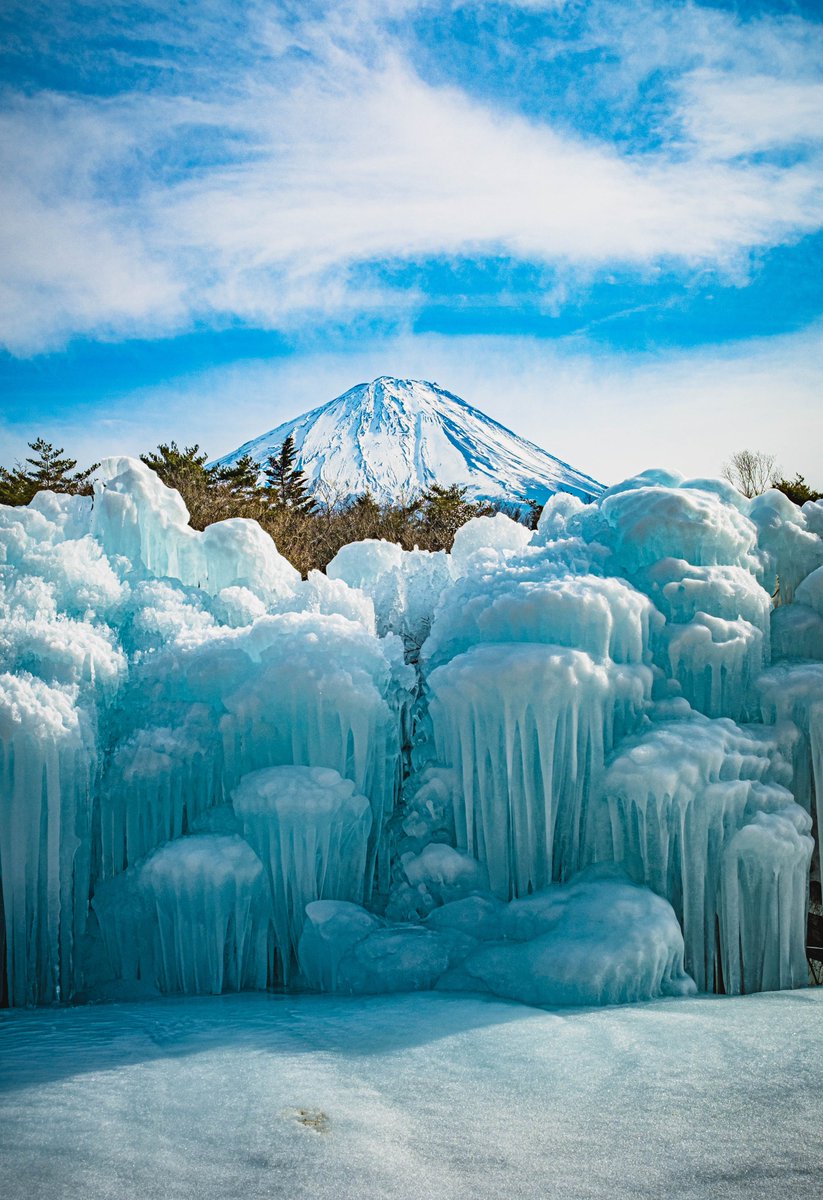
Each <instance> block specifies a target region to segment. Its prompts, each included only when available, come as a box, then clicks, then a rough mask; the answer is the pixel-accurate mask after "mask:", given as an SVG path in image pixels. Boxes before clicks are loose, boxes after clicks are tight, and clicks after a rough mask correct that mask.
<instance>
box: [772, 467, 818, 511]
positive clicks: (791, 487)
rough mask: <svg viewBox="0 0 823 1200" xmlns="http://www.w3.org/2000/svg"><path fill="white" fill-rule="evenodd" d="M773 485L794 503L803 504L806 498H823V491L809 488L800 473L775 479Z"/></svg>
mask: <svg viewBox="0 0 823 1200" xmlns="http://www.w3.org/2000/svg"><path fill="white" fill-rule="evenodd" d="M772 486H773V487H776V488H777V490H778V491H779V492H782V493H783V495H784V496H788V497H789V499H790V500H791V501H792V502H793V503H794V504H799V505H803V504H805V503H806V501H807V500H823V492H816V491H814V489H813V488H810V487H809V485H808V484H807V483H806V480H805V479H804V478H803V476H802V475H800V474H797V475H795V477H794V479H791V480H790V479H775V481H774V484H773V485H772Z"/></svg>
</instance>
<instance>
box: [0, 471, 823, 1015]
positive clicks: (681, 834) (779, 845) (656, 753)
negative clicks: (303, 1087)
mask: <svg viewBox="0 0 823 1200" xmlns="http://www.w3.org/2000/svg"><path fill="white" fill-rule="evenodd" d="M168 449H170V448H168ZM273 469H274V468H273ZM215 486H216V485H215ZM219 486H222V487H229V486H230V485H229V484H227V483H225V482H224V483H223V484H221V485H219ZM72 490H74V491H76V490H78V489H72ZM79 490H80V491H82V490H84V489H83V488H81V489H79ZM302 499H304V498H302ZM302 499H301V503H302ZM283 507H284V508H285V509H286V510H287V511H288V510H289V509H290V507H291V508H294V507H296V506H295V505H293V506H289V505H288V504H285V505H284V506H283ZM200 523H202V522H200ZM0 562H1V563H2V565H0V654H2V668H3V673H2V674H0V786H2V808H0V877H1V879H2V920H0V929H2V934H1V935H0V936H2V939H3V945H2V956H1V957H2V964H3V965H2V968H0V970H1V971H2V974H0V981H1V982H0V987H1V988H2V996H3V1000H4V1001H5V1002H7V1003H11V1004H12V1005H22V1004H28V1003H47V1002H50V1001H53V1000H55V999H58V998H60V999H68V998H70V997H76V996H79V997H97V996H106V995H113V994H117V995H123V994H127V995H137V994H140V993H145V994H156V992H158V991H159V992H176V991H183V992H220V991H223V990H237V989H243V988H263V987H270V986H288V987H290V988H295V989H318V990H332V991H333V990H337V991H343V992H354V993H366V992H391V991H403V990H411V989H427V988H434V987H437V988H439V989H441V990H448V989H458V990H475V991H486V992H492V993H494V994H496V995H500V996H504V997H509V998H513V999H519V1000H523V1001H525V1002H528V1003H545V1004H581V1003H618V1002H625V1001H630V1000H636V999H648V998H652V997H655V996H662V995H682V994H687V993H689V992H690V991H694V990H695V987H697V988H699V989H701V990H703V989H705V990H725V991H729V992H751V991H757V990H762V989H771V988H786V987H793V986H798V985H802V984H805V983H806V981H807V978H808V974H807V963H806V957H805V922H806V910H807V903H808V895H809V876H810V869H811V868H812V864H813V852H814V841H813V825H814V824H815V823H816V825H817V827H818V828H819V827H820V824H821V821H820V818H821V811H820V810H821V806H823V503H820V502H809V503H806V504H805V505H804V506H803V508H802V509H801V508H799V507H798V506H796V505H794V504H793V503H791V501H790V500H789V499H788V498H787V497H786V496H785V495H783V494H782V493H780V492H778V491H776V490H770V491H767V492H766V493H765V494H763V495H761V496H758V497H756V498H754V499H753V500H748V499H745V498H743V497H742V496H741V495H740V493H739V492H737V491H735V490H734V489H733V488H732V487H731V486H730V485H728V484H727V483H725V482H723V481H718V480H683V479H682V478H680V477H678V476H675V475H671V474H668V473H665V472H649V473H647V474H646V475H642V476H638V477H637V478H635V479H631V480H628V481H626V482H625V483H623V484H620V485H618V486H616V487H613V488H610V489H609V490H608V491H606V492H605V493H604V494H603V495H602V496H601V497H600V498H599V499H598V500H596V501H595V502H593V503H590V504H586V503H583V502H582V501H581V500H579V499H577V498H576V497H574V496H571V495H568V494H558V495H555V496H554V497H552V498H551V499H550V500H549V502H548V504H547V505H546V507H545V509H544V510H543V512H542V515H541V516H540V520H539V524H538V525H537V528H536V529H535V530H530V529H529V528H528V527H527V526H526V525H524V524H522V523H518V522H516V521H513V520H511V519H510V518H509V517H507V516H505V515H502V514H499V513H498V514H495V515H486V516H475V517H472V519H470V520H468V521H467V522H466V523H465V524H462V525H461V526H460V527H458V528H457V529H456V531H453V541H452V545H451V551H450V552H446V551H445V550H437V551H429V550H426V549H422V548H417V549H414V548H405V547H404V546H403V545H402V544H399V543H398V542H395V541H389V540H378V539H367V540H359V541H357V542H355V543H353V544H347V545H345V546H344V547H342V548H341V549H340V550H339V552H338V553H336V554H335V556H334V557H333V558H332V559H331V561H330V562H329V563H328V569H327V571H326V573H321V572H319V571H316V570H310V571H308V573H307V577H306V578H305V579H304V578H302V577H301V573H300V572H299V571H298V570H297V569H295V567H294V566H293V565H292V564H291V563H290V562H289V561H288V560H287V559H286V557H285V556H284V555H282V554H281V553H280V552H279V550H278V547H277V545H276V544H275V541H274V540H273V539H272V538H271V537H270V536H269V534H268V533H267V532H265V530H264V529H263V528H262V527H261V525H260V524H258V523H257V522H255V521H253V520H249V519H246V518H243V517H236V516H235V517H230V518H228V519H225V520H220V521H217V522H214V523H211V524H206V525H205V528H203V529H197V528H194V527H193V526H192V524H191V523H190V522H189V513H188V511H187V509H186V505H185V504H184V502H183V500H182V499H181V496H180V495H179V494H178V493H177V492H176V491H173V490H171V489H170V488H168V487H167V486H166V485H165V484H164V483H163V482H162V481H161V479H160V478H159V477H158V475H157V474H156V473H154V472H153V471H152V470H151V469H149V467H148V466H147V465H146V464H145V463H143V462H140V461H139V460H135V459H126V458H116V459H108V460H106V461H105V462H104V463H102V464H100V465H99V466H98V467H97V469H96V471H95V482H94V493H93V495H92V496H87V495H83V494H68V493H59V492H55V491H50V490H46V491H40V492H38V493H37V494H36V495H35V496H34V498H33V499H32V500H31V502H30V503H29V504H28V505H18V506H16V507H3V508H0ZM773 597H774V601H773ZM815 861H816V860H815ZM815 869H816V868H815Z"/></svg>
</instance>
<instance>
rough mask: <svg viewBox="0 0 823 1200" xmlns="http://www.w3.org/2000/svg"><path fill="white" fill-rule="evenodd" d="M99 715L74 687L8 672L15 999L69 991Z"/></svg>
mask: <svg viewBox="0 0 823 1200" xmlns="http://www.w3.org/2000/svg"><path fill="white" fill-rule="evenodd" d="M95 765H96V762H95V749H94V743H93V738H92V733H91V722H90V721H89V720H88V717H87V715H86V714H85V712H84V711H83V710H82V709H79V708H78V707H76V705H75V692H74V689H72V688H67V687H51V686H49V685H48V684H46V683H44V682H43V681H42V680H40V679H36V678H34V677H33V676H31V675H28V674H25V673H21V674H20V675H16V676H12V675H7V674H4V675H0V797H2V803H0V884H2V902H3V904H2V907H3V918H4V920H3V923H4V941H5V963H4V964H3V967H2V973H1V974H0V993H3V992H5V993H6V994H7V999H8V1002H9V1003H10V1004H11V1005H24V1004H38V1003H39V1004H44V1003H48V1002H49V1001H51V1000H55V999H60V998H61V997H62V998H66V999H67V998H69V997H70V996H71V994H72V991H73V989H74V986H75V982H76V965H75V957H74V950H75V946H76V942H77V939H78V937H79V936H80V935H81V934H82V932H83V929H84V928H85V918H86V913H87V909H88V895H89V871H90V855H91V788H92V783H93V777H94V772H95Z"/></svg>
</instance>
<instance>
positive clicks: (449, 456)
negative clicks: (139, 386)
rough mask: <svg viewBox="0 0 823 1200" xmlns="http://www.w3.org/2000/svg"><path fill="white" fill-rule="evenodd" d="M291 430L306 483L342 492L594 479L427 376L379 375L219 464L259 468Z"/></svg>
mask: <svg viewBox="0 0 823 1200" xmlns="http://www.w3.org/2000/svg"><path fill="white" fill-rule="evenodd" d="M289 434H291V435H292V436H293V437H294V442H295V446H296V448H297V462H298V464H299V465H300V466H301V467H302V469H303V470H304V471H305V473H306V477H307V479H308V480H309V482H310V484H311V485H312V487H313V488H315V489H318V490H320V491H321V492H322V491H327V492H328V493H330V494H332V495H334V496H337V497H339V498H341V499H343V498H349V497H353V496H359V495H362V494H363V493H364V492H370V493H371V495H372V496H373V497H374V498H375V500H378V501H381V502H392V501H396V500H398V499H401V498H402V499H411V498H412V497H414V496H416V495H419V493H420V492H421V491H423V489H425V488H426V487H428V486H430V485H431V484H433V483H439V484H442V485H444V486H446V487H448V486H450V485H451V484H459V485H465V486H466V487H467V488H468V495H469V496H470V497H471V498H472V499H495V500H506V501H512V502H515V503H517V502H522V501H523V500H525V499H527V498H528V499H534V500H537V501H538V502H539V503H541V504H542V503H543V502H544V501H545V500H546V498H547V497H548V496H550V495H551V494H552V493H553V492H561V491H562V492H574V493H575V494H576V495H578V496H581V497H582V498H583V499H586V500H588V499H590V498H591V497H592V496H595V495H597V494H598V493H599V492H601V491H602V490H603V489H602V485H601V484H599V483H597V482H596V480H594V479H591V478H590V477H589V476H588V475H584V474H582V472H580V471H576V470H575V469H574V468H573V467H570V466H569V465H568V463H564V462H561V460H560V459H558V458H555V457H554V456H553V455H551V454H548V453H547V452H546V451H545V450H541V449H540V447H539V446H535V445H534V444H533V443H532V442H527V441H526V440H525V439H524V438H521V437H518V436H517V434H515V433H512V432H511V430H509V429H506V427H505V426H504V425H500V424H499V423H498V422H497V421H494V420H492V418H491V417H488V416H486V414H485V413H482V412H480V411H479V409H476V408H472V406H471V405H470V404H467V403H466V402H465V400H461V399H460V397H459V396H454V395H452V393H451V392H446V391H444V390H443V389H442V388H440V387H438V386H437V385H436V384H434V383H425V382H423V381H422V380H416V379H393V378H391V377H389V376H385V375H384V376H381V377H380V378H379V379H375V380H374V381H373V382H372V383H359V384H358V385H357V386H356V387H353V388H351V389H350V390H349V391H348V392H344V393H343V395H342V396H338V397H337V399H336V400H332V401H331V402H330V403H329V404H324V405H323V406H322V407H321V408H314V409H312V410H311V412H307V413H304V414H303V415H302V416H300V417H295V418H294V419H293V420H291V421H285V422H284V423H283V424H282V425H278V426H277V428H276V429H272V430H270V432H269V433H264V434H263V435H262V436H261V437H257V438H254V439H253V440H252V441H250V442H246V443H245V444H244V445H242V446H240V447H238V449H237V450H235V451H233V452H232V453H231V454H227V455H225V456H224V457H223V458H221V459H219V460H218V462H219V463H220V464H221V465H223V464H229V463H232V462H234V461H235V460H236V459H238V458H239V457H240V456H241V455H242V454H250V455H251V456H252V457H253V458H254V459H255V461H257V462H259V463H260V464H261V466H262V464H264V462H265V460H266V458H267V457H268V456H269V455H270V454H273V453H275V452H276V451H277V450H278V449H279V448H280V446H281V445H282V443H283V441H284V440H285V438H286V437H287V436H288V435H289Z"/></svg>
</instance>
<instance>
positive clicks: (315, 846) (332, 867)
mask: <svg viewBox="0 0 823 1200" xmlns="http://www.w3.org/2000/svg"><path fill="white" fill-rule="evenodd" d="M232 804H233V807H234V811H235V813H236V814H237V816H238V817H239V818H240V820H241V821H242V824H243V832H244V834H245V836H246V838H247V840H248V841H249V843H250V844H251V845H252V846H253V847H254V848H255V850H256V851H257V853H258V855H259V856H260V858H261V860H262V861H263V863H264V864H265V867H266V870H267V873H268V879H269V885H270V887H271V894H272V900H273V905H274V929H275V934H276V938H277V946H278V950H279V954H280V959H281V962H282V969H283V977H284V979H285V980H286V981H288V978H289V972H290V967H291V962H292V958H293V955H294V954H295V952H296V950H297V943H298V941H299V939H300V933H301V931H302V929H303V921H304V919H305V910H306V905H307V904H310V903H311V902H312V901H315V900H350V901H362V899H363V892H364V889H365V884H366V860H367V850H368V840H369V831H370V829H371V824H372V814H371V808H370V806H369V802H368V800H367V799H366V797H365V796H360V795H358V794H357V793H356V792H355V790H354V784H353V783H352V782H351V780H350V779H343V778H342V776H341V775H339V774H338V772H337V771H334V770H332V769H331V768H328V767H325V768H324V767H271V768H269V769H268V770H265V771H253V772H252V773H251V774H250V775H244V776H243V778H242V779H241V780H240V783H239V784H238V786H237V787H236V788H235V789H234V792H233V793H232Z"/></svg>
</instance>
